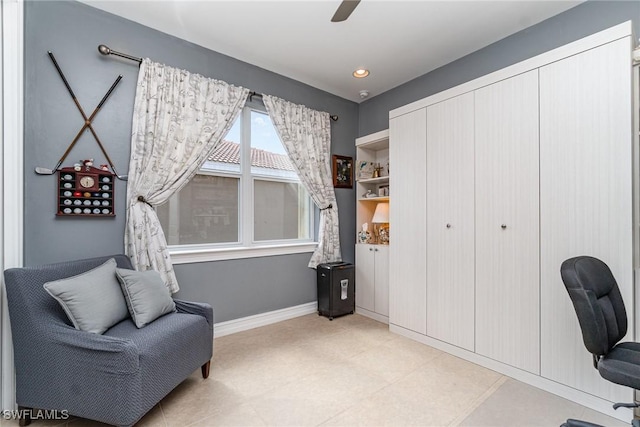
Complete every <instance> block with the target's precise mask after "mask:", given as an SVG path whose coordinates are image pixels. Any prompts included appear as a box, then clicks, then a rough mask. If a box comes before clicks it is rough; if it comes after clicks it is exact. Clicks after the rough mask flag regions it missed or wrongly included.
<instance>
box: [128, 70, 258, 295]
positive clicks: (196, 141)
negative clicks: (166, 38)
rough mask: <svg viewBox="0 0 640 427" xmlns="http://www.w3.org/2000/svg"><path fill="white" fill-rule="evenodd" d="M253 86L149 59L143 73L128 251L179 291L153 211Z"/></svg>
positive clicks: (181, 182) (200, 159)
mask: <svg viewBox="0 0 640 427" xmlns="http://www.w3.org/2000/svg"><path fill="white" fill-rule="evenodd" d="M248 94H249V90H248V89H245V88H242V87H236V86H232V85H229V84H227V83H225V82H222V81H219V80H214V79H210V78H207V77H204V76H201V75H198V74H193V73H189V72H187V71H184V70H180V69H177V68H172V67H169V66H167V65H164V64H159V63H155V62H151V61H150V60H149V59H146V58H145V59H144V60H143V62H142V64H141V65H140V71H139V73H138V83H137V90H136V97H135V104H134V111H133V126H132V137H131V159H130V163H129V181H128V183H127V223H126V229H125V252H126V254H127V255H128V256H129V257H130V258H131V261H132V263H133V266H134V267H135V268H136V270H140V271H143V270H151V269H153V270H156V271H158V272H160V274H161V275H162V278H163V279H164V281H165V283H166V284H167V287H168V288H169V289H170V291H171V292H172V293H174V292H177V291H178V289H179V286H178V282H177V280H176V277H175V273H174V271H173V265H172V263H171V258H170V255H169V250H168V247H167V241H166V238H165V235H164V233H163V231H162V227H161V226H160V221H159V219H158V216H157V215H156V211H155V209H154V207H155V206H158V205H161V204H162V203H165V202H166V201H167V200H168V199H169V197H171V196H172V195H173V194H174V193H176V192H177V191H179V190H180V189H181V188H183V187H184V186H185V185H187V183H188V182H189V180H190V179H191V178H193V176H194V175H195V174H196V173H197V172H198V170H199V169H200V168H201V166H202V165H203V163H204V162H205V161H206V160H207V158H208V157H209V156H210V155H211V154H212V153H213V151H214V150H215V148H216V146H217V145H218V143H219V142H220V140H221V139H222V138H223V137H224V136H225V135H226V134H227V132H228V131H229V129H231V127H232V126H233V123H234V121H235V119H236V117H237V116H238V114H239V113H240V111H241V110H242V108H243V107H244V104H245V102H246V100H247V96H248Z"/></svg>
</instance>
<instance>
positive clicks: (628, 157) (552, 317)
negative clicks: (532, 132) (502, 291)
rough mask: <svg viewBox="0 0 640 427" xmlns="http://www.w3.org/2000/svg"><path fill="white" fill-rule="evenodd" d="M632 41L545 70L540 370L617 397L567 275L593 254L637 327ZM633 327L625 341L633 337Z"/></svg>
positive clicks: (620, 397)
mask: <svg viewBox="0 0 640 427" xmlns="http://www.w3.org/2000/svg"><path fill="white" fill-rule="evenodd" d="M630 45H631V42H630V38H629V37H627V38H624V39H620V40H618V41H615V42H612V43H609V44H606V45H603V46H600V47H598V48H595V49H592V50H589V51H586V52H584V53H581V54H578V55H575V56H572V57H570V58H567V59H564V60H562V61H558V62H555V63H553V64H550V65H548V66H545V67H542V68H541V69H540V167H541V188H540V197H541V199H540V228H541V230H540V231H541V279H542V281H541V332H542V340H541V355H542V356H541V357H542V358H541V374H542V376H544V377H547V378H550V379H552V380H554V381H558V382H560V383H563V384H567V385H569V386H571V387H575V388H577V389H579V390H584V391H586V392H588V393H591V394H595V395H597V396H600V397H602V398H605V399H609V400H611V401H626V400H628V399H630V398H631V397H630V391H629V389H628V388H624V387H621V386H616V385H614V384H613V383H611V382H608V381H605V380H603V379H602V378H600V375H599V374H598V371H597V370H595V369H593V362H592V360H591V355H590V354H589V353H588V352H587V350H586V348H585V347H584V344H583V342H582V334H581V331H580V328H579V325H578V321H577V318H576V314H575V311H574V309H573V306H572V304H571V301H570V299H569V296H568V295H567V292H566V290H565V288H564V285H563V283H562V279H561V277H560V265H561V264H562V262H563V261H564V260H566V259H568V258H571V257H574V256H578V255H591V256H595V257H597V258H600V259H602V260H603V261H604V262H606V263H607V265H609V267H610V268H611V271H612V272H613V274H614V276H615V278H616V280H617V282H618V286H619V287H620V291H621V293H622V296H623V298H624V302H625V305H626V309H627V315H628V319H629V329H631V327H632V325H633V323H632V319H633V298H632V297H633V295H632V289H633V277H632V274H633V260H632V229H633V224H632V188H631V185H632V174H631V171H632V151H631V148H632V140H631V129H632V124H631V115H630V111H631V69H630V59H629V52H630ZM632 338H633V335H632V334H631V330H629V333H628V334H627V339H632Z"/></svg>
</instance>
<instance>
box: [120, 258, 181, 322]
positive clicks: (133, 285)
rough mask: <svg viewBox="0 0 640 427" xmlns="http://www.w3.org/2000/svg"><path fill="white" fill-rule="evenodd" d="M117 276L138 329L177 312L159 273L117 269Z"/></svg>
mask: <svg viewBox="0 0 640 427" xmlns="http://www.w3.org/2000/svg"><path fill="white" fill-rule="evenodd" d="M116 275H117V276H118V280H119V281H120V286H121V287H122V293H124V298H125V300H126V301H127V307H128V308H129V313H130V314H131V317H132V318H133V322H134V323H135V324H136V326H137V327H138V328H143V327H144V326H146V325H148V324H149V323H151V322H153V321H154V320H156V319H157V318H158V317H160V316H163V315H165V314H167V313H172V312H174V311H176V305H175V303H174V302H173V299H172V298H171V292H169V288H167V285H166V284H165V283H164V281H163V280H162V277H160V273H158V272H157V271H153V270H147V271H134V270H127V269H124V268H116Z"/></svg>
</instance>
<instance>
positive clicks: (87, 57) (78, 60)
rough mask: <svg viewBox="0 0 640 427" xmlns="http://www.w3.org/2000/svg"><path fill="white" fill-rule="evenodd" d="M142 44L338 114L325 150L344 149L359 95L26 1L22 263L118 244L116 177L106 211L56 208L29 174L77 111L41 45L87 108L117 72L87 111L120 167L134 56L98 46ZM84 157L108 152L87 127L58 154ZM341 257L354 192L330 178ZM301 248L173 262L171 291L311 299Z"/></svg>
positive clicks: (241, 303) (244, 306) (63, 139)
mask: <svg viewBox="0 0 640 427" xmlns="http://www.w3.org/2000/svg"><path fill="white" fill-rule="evenodd" d="M102 43H104V44H106V45H108V46H110V47H111V48H112V49H114V50H118V51H121V52H126V53H130V54H132V55H135V56H145V57H149V58H151V59H153V60H154V61H158V62H163V63H166V64H169V65H172V66H175V67H179V68H183V69H186V70H189V71H191V72H195V73H200V74H203V75H205V76H210V77H213V78H216V79H221V80H224V81H226V82H228V83H232V84H236V85H242V86H245V87H248V88H250V89H252V90H255V91H257V92H264V93H268V94H271V95H276V96H279V97H282V98H284V99H287V100H289V101H292V102H295V103H300V104H304V105H307V106H308V107H310V108H314V109H317V110H321V111H327V112H329V113H331V114H337V115H339V116H340V120H339V121H338V122H333V123H332V151H333V152H334V153H335V154H341V155H347V156H354V155H355V147H354V139H355V137H356V134H357V120H358V105H357V104H355V103H353V102H351V101H347V100H345V99H342V98H339V97H336V96H333V95H331V94H328V93H326V92H323V91H320V90H318V89H315V88H312V87H310V86H308V85H305V84H303V83H300V82H297V81H295V80H292V79H288V78H286V77H283V76H281V75H278V74H274V73H271V72H268V71H266V70H264V69H261V68H258V67H256V66H253V65H250V64H247V63H244V62H241V61H238V60H236V59H233V58H231V57H228V56H225V55H222V54H219V53H216V52H213V51H210V50H207V49H204V48H202V47H200V46H197V45H194V44H192V43H188V42H186V41H184V40H181V39H178V38H175V37H171V36H168V35H166V34H163V33H160V32H158V31H155V30H152V29H150V28H148V27H145V26H142V25H139V24H137V23H134V22H131V21H128V20H125V19H122V18H119V17H117V16H114V15H111V14H108V13H106V12H103V11H100V10H98V9H94V8H92V7H89V6H87V5H84V4H81V3H76V2H66V1H63V2H58V1H27V2H26V4H25V152H24V157H25V207H24V210H25V218H24V220H25V236H24V251H25V253H24V256H25V265H37V264H44V263H51V262H57V261H64V260H71V259H77V258H82V257H90V256H99V255H105V254H110V253H121V252H122V251H123V234H124V224H125V209H124V208H125V191H126V183H125V182H118V183H117V186H116V202H115V203H116V214H117V215H116V217H115V218H101V219H87V218H56V217H55V209H56V199H55V194H56V179H55V178H54V176H39V175H36V174H35V172H34V168H35V167H36V166H42V167H47V168H52V167H53V166H54V165H55V164H56V163H57V161H58V159H59V158H60V156H61V155H62V153H63V152H64V150H65V148H66V146H67V145H68V144H69V143H70V142H71V140H72V139H73V137H74V136H75V134H76V133H77V132H78V130H79V129H80V128H81V127H82V124H83V120H82V117H81V116H80V114H79V113H78V111H77V110H76V108H75V106H74V104H73V101H72V100H71V98H70V97H69V95H68V93H67V91H66V89H65V87H64V85H63V83H62V81H61V80H60V78H59V77H58V75H57V73H56V71H55V69H54V67H53V65H52V64H51V61H50V60H49V57H48V56H47V51H48V50H51V51H53V53H54V54H55V56H56V58H57V60H58V63H59V64H60V66H61V68H62V70H63V71H64V72H65V74H66V77H67V80H68V81H69V83H70V84H71V87H72V88H73V90H74V92H75V93H76V96H77V97H78V100H79V102H80V104H81V105H82V106H83V108H84V110H85V112H86V114H87V115H90V114H91V112H92V111H93V109H94V108H95V106H96V105H97V103H98V102H99V101H100V99H101V98H102V96H103V95H104V93H105V92H106V91H107V89H108V88H109V86H110V85H111V83H112V82H113V81H114V80H115V78H116V77H117V76H118V74H122V75H123V76H124V77H123V79H122V82H121V83H120V85H119V86H118V88H117V89H116V90H115V91H114V93H113V94H112V96H111V98H110V99H109V100H108V101H107V103H106V104H105V105H104V107H103V109H102V110H101V112H100V113H99V114H98V116H97V117H96V119H95V121H94V127H95V129H96V132H97V134H98V136H99V137H100V139H101V141H102V142H103V144H104V145H105V147H106V149H107V152H108V153H109V155H110V157H111V158H112V160H113V161H114V163H115V166H116V168H117V169H118V172H119V173H121V174H126V173H127V170H128V159H129V144H130V134H131V116H132V110H133V99H134V95H135V83H136V78H137V73H138V67H137V64H136V63H135V62H131V61H127V60H120V59H117V58H115V57H111V58H106V57H103V56H101V55H100V54H99V53H98V52H97V46H98V45H99V44H102ZM86 158H94V159H95V163H96V164H98V165H99V164H103V163H107V162H106V161H105V159H104V158H103V156H102V155H101V153H100V150H99V148H98V146H97V144H96V143H95V141H94V140H93V138H92V137H91V135H90V134H89V133H88V132H85V135H84V136H83V137H82V138H81V139H80V141H79V142H78V143H77V145H76V147H75V148H74V149H73V151H72V152H71V153H70V155H69V157H68V159H67V160H66V161H65V163H64V164H63V166H70V165H72V164H73V163H75V162H77V161H78V160H80V159H86ZM336 195H337V198H338V206H339V212H340V222H341V236H340V237H341V244H342V248H343V258H344V259H345V260H346V261H349V262H353V261H354V246H353V245H354V243H355V237H354V236H355V215H354V211H355V195H354V192H353V190H349V189H337V190H336ZM309 256H310V254H302V255H290V256H278V257H267V258H253V259H247V260H234V261H223V262H211V263H198V264H185V265H179V266H177V267H176V274H177V277H178V280H179V282H180V286H181V291H180V292H179V293H178V297H180V298H184V299H193V300H198V301H206V302H209V303H211V304H212V305H213V306H214V309H215V310H216V321H217V322H220V321H225V320H230V319H234V318H238V317H243V316H248V315H252V314H257V313H262V312H267V311H271V310H275V309H279V308H284V307H290V306H294V305H298V304H303V303H306V302H310V301H314V300H315V298H316V291H315V270H311V269H309V268H307V262H308V260H309Z"/></svg>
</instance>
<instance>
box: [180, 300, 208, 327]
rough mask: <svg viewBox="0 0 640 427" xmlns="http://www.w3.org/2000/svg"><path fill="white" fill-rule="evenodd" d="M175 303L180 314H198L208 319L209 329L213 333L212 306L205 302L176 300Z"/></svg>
mask: <svg viewBox="0 0 640 427" xmlns="http://www.w3.org/2000/svg"><path fill="white" fill-rule="evenodd" d="M173 302H175V303H176V309H177V310H178V313H187V314H197V315H198V316H202V317H204V318H205V319H207V323H208V324H209V329H211V331H212V332H213V308H212V307H211V305H209V304H207V303H203V302H192V301H183V300H179V299H175V298H174V299H173Z"/></svg>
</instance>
